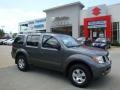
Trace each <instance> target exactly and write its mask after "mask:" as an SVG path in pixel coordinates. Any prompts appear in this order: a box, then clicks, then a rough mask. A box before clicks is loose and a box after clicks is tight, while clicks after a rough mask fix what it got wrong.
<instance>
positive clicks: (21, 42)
mask: <svg viewBox="0 0 120 90" xmlns="http://www.w3.org/2000/svg"><path fill="white" fill-rule="evenodd" d="M23 43H24V36H18V37H16V38H15V40H14V44H23Z"/></svg>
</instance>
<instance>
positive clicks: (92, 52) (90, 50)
mask: <svg viewBox="0 0 120 90" xmlns="http://www.w3.org/2000/svg"><path fill="white" fill-rule="evenodd" d="M70 49H71V50H72V51H75V52H77V53H81V54H86V55H88V56H105V55H107V54H108V51H105V50H103V49H100V48H95V47H88V46H80V47H73V48H70Z"/></svg>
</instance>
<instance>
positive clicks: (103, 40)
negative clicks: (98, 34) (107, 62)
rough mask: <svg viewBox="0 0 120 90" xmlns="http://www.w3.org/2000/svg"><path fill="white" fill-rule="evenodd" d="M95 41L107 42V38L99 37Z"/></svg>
mask: <svg viewBox="0 0 120 90" xmlns="http://www.w3.org/2000/svg"><path fill="white" fill-rule="evenodd" d="M95 42H102V43H105V42H106V39H105V38H98V39H96V40H95Z"/></svg>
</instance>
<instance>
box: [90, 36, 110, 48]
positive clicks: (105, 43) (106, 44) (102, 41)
mask: <svg viewBox="0 0 120 90" xmlns="http://www.w3.org/2000/svg"><path fill="white" fill-rule="evenodd" d="M92 46H93V47H97V48H102V49H109V48H110V47H111V42H110V40H109V39H107V38H97V39H96V40H95V41H94V42H93V43H92Z"/></svg>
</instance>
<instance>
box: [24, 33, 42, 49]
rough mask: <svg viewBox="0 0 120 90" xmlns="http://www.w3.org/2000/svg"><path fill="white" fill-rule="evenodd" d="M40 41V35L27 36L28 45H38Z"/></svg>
mask: <svg viewBox="0 0 120 90" xmlns="http://www.w3.org/2000/svg"><path fill="white" fill-rule="evenodd" d="M39 41H40V35H29V36H28V37H27V40H26V43H27V46H35V47H36V46H38V44H39Z"/></svg>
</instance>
